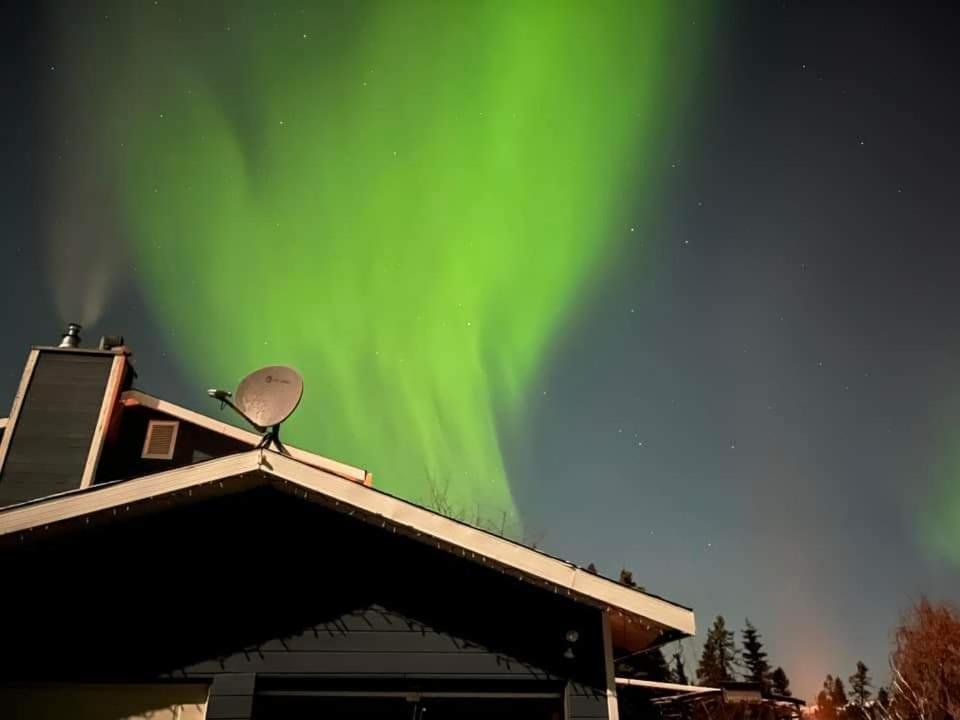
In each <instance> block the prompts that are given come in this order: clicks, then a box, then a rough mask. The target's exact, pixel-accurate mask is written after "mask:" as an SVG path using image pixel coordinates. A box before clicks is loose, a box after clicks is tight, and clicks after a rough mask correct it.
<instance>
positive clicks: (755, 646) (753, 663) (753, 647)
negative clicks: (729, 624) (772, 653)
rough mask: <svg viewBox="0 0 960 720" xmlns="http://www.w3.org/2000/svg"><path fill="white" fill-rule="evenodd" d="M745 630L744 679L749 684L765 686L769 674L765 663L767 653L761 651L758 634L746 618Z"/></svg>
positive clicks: (768, 668)
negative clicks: (745, 669)
mask: <svg viewBox="0 0 960 720" xmlns="http://www.w3.org/2000/svg"><path fill="white" fill-rule="evenodd" d="M746 624H747V626H746V628H744V630H743V664H744V665H745V666H746V668H747V672H746V675H745V677H746V679H747V680H750V681H751V682H758V683H761V684H763V685H766V684H767V681H768V676H769V674H770V663H768V662H767V653H766V651H765V650H764V649H763V641H762V640H760V633H758V632H757V629H756V628H755V627H754V626H753V624H752V623H751V622H750V619H749V618H747V621H746Z"/></svg>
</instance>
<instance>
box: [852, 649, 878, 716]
mask: <svg viewBox="0 0 960 720" xmlns="http://www.w3.org/2000/svg"><path fill="white" fill-rule="evenodd" d="M869 671H870V669H869V668H868V667H867V666H866V665H864V664H863V661H860V660H858V661H857V671H856V672H855V673H854V674H853V675H851V676H850V694H851V695H853V701H854V702H855V703H856V704H857V706H859V707H861V708H862V707H863V706H864V705H866V704H867V700H869V699H870V695H871V694H872V693H871V692H870V688H871V687H873V686H872V685H871V684H870V675H868V674H867V673H869Z"/></svg>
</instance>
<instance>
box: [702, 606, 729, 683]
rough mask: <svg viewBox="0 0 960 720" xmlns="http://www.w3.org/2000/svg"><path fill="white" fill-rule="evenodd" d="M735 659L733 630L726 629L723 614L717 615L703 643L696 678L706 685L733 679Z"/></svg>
mask: <svg viewBox="0 0 960 720" xmlns="http://www.w3.org/2000/svg"><path fill="white" fill-rule="evenodd" d="M736 660H737V646H736V643H735V641H734V635H733V631H732V630H727V623H726V621H725V620H724V619H723V616H722V615H717V618H716V619H715V620H714V621H713V625H712V626H711V627H710V630H709V631H707V639H706V640H705V641H704V643H703V653H702V654H701V655H700V664H699V665H698V666H697V680H699V681H700V683H701V684H706V685H715V684H717V683H721V682H725V681H728V680H733V679H734V666H735V664H736Z"/></svg>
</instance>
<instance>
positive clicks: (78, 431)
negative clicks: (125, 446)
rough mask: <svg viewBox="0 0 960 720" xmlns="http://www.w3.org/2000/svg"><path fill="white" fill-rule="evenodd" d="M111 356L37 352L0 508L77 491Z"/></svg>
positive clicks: (0, 481)
mask: <svg viewBox="0 0 960 720" xmlns="http://www.w3.org/2000/svg"><path fill="white" fill-rule="evenodd" d="M113 358H114V356H113V355H112V354H103V355H99V354H95V353H75V352H62V351H54V350H46V351H40V355H39V357H38V359H37V364H36V367H35V369H34V372H33V378H32V380H31V381H30V385H29V387H28V389H27V392H26V394H25V396H24V400H23V404H22V407H21V410H20V415H19V418H18V419H17V423H16V427H14V428H8V429H7V432H12V433H13V434H12V437H11V440H10V449H9V451H8V453H7V459H6V462H5V463H4V466H3V470H2V474H0V507H3V506H5V505H13V504H15V503H19V502H24V501H26V500H33V499H35V498H41V497H45V496H47V495H53V494H55V493H60V492H64V491H67V490H73V489H75V488H78V487H80V480H81V478H82V477H83V468H84V465H85V464H86V460H87V454H88V453H89V451H90V443H91V441H92V439H93V433H94V430H95V429H96V426H97V419H98V418H99V415H100V406H101V404H102V403H103V395H104V392H105V391H106V386H107V380H108V378H109V376H110V367H111V364H112V363H113Z"/></svg>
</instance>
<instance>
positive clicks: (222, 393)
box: [207, 390, 268, 432]
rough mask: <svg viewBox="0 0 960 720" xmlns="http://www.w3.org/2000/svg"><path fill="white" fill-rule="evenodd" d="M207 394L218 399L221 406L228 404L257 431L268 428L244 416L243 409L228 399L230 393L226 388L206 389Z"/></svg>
mask: <svg viewBox="0 0 960 720" xmlns="http://www.w3.org/2000/svg"><path fill="white" fill-rule="evenodd" d="M207 395H209V396H210V397H212V398H213V399H215V400H219V401H220V407H221V408H222V407H223V406H224V405H226V406H228V407H229V408H230V409H231V410H233V411H234V412H235V413H236V414H237V415H239V416H240V417H242V418H243V419H244V420H246V421H247V422H248V423H249V424H250V425H251V426H252V427H254V428H256V430H257V431H258V432H266V431H267V430H268V428H265V427H263V426H262V425H257V423H255V422H254V421H253V420H251V419H250V418H249V417H247V416H246V414H245V413H244V412H243V410H241V409H240V408H238V407H237V406H236V405H234V404H233V401H232V400H231V399H230V393H228V392H227V391H226V390H207Z"/></svg>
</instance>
